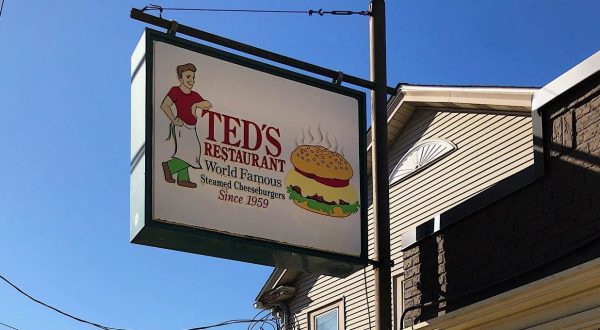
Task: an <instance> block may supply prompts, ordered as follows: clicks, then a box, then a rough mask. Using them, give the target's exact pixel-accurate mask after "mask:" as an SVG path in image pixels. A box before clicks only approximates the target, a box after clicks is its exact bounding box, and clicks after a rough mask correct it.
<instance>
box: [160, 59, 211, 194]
mask: <svg viewBox="0 0 600 330" xmlns="http://www.w3.org/2000/svg"><path fill="white" fill-rule="evenodd" d="M195 76H196V67H195V66H194V65H193V64H191V63H187V64H183V65H179V66H177V77H178V79H179V83H180V84H179V86H174V87H172V88H171V89H170V90H169V92H168V93H167V96H165V99H164V100H163V102H162V104H161V106H160V108H161V109H162V111H164V113H165V114H166V115H167V117H168V118H169V120H171V124H170V134H169V139H170V138H171V137H173V140H174V141H175V152H174V153H173V156H172V157H171V159H170V160H169V161H166V162H163V163H162V168H163V172H164V175H165V180H166V181H167V182H169V183H175V182H176V181H175V179H174V178H173V175H174V174H177V185H179V186H181V187H186V188H196V186H197V184H196V183H194V182H192V181H190V174H189V171H188V169H189V168H190V167H192V168H202V166H201V165H200V155H201V146H200V140H199V139H198V133H197V132H196V123H197V121H198V115H199V114H198V113H197V111H198V109H203V110H209V109H211V108H212V104H211V103H210V102H209V101H207V100H205V99H203V98H202V96H200V94H198V93H196V92H194V91H193V90H192V87H193V86H194V82H195ZM173 104H175V109H176V110H177V111H176V114H175V115H174V114H173V111H172V109H171V106H172V105H173Z"/></svg>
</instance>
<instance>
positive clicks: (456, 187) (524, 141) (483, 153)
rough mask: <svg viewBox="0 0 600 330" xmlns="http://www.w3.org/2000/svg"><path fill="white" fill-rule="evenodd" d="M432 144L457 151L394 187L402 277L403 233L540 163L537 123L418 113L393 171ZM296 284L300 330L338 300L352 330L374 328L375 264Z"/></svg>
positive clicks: (396, 149)
mask: <svg viewBox="0 0 600 330" xmlns="http://www.w3.org/2000/svg"><path fill="white" fill-rule="evenodd" d="M431 138H440V139H446V140H448V141H450V142H452V143H454V144H455V145H457V147H458V149H457V150H455V151H454V152H452V153H451V154H449V155H447V156H446V157H444V158H442V159H441V160H439V161H438V162H436V163H435V164H434V165H433V166H431V167H428V168H426V169H424V170H423V171H421V172H419V173H417V174H415V175H414V176H411V177H408V178H406V179H405V180H402V181H400V182H399V183H396V184H394V185H392V187H391V188H390V217H391V222H392V223H391V235H392V259H393V260H394V261H395V262H396V265H395V267H394V269H393V271H392V273H393V275H398V274H401V273H402V253H401V251H400V250H401V241H400V235H401V234H402V233H403V232H405V231H406V230H407V229H410V228H414V227H415V226H416V225H418V224H420V223H422V222H424V221H427V220H429V219H431V218H432V217H434V216H435V215H436V214H438V213H440V212H443V211H445V210H447V209H449V208H451V207H452V206H454V205H456V204H458V203H460V202H461V201H463V200H465V199H466V198H468V197H469V196H472V195H473V194H476V193H477V192H479V191H481V190H483V189H485V188H487V187H489V186H490V185H492V184H494V182H496V181H498V180H501V179H503V178H505V177H507V176H509V175H511V174H513V173H515V172H517V171H519V170H521V169H523V168H525V167H527V166H530V165H532V164H533V153H532V148H533V140H532V129H531V118H530V117H527V116H523V115H506V114H499V113H490V112H486V113H484V112H482V111H468V112H464V111H463V112H460V111H452V110H439V109H417V110H416V111H415V112H414V114H413V117H412V118H411V119H410V120H409V121H408V123H407V124H406V126H405V127H404V129H403V130H402V132H401V134H400V136H399V137H398V138H397V139H396V140H395V141H394V142H393V144H392V145H391V147H390V155H389V159H390V164H389V170H390V172H391V171H392V170H393V168H394V167H395V165H396V163H397V162H398V161H399V160H400V158H401V157H402V156H403V155H404V154H405V153H406V152H407V151H408V150H409V149H410V148H411V147H412V146H413V145H414V144H416V143H417V142H419V141H421V140H426V139H431ZM369 191H370V189H369ZM372 215H373V213H372V209H371V208H369V254H370V258H374V255H373V243H374V242H373V240H374V234H373V233H374V231H373V222H372ZM296 284H297V286H298V293H297V294H296V296H295V297H294V298H293V300H292V301H291V302H290V311H291V321H292V324H293V327H292V328H293V329H308V319H307V313H308V312H309V311H311V310H313V309H315V308H317V307H319V306H323V305H324V304H327V303H328V302H333V301H336V300H339V299H344V301H345V303H344V305H345V321H346V329H370V328H374V327H375V325H374V317H375V314H374V312H375V307H374V294H373V292H374V284H373V270H372V268H371V267H370V266H369V267H367V269H366V271H359V272H356V273H354V274H352V275H350V276H348V277H347V278H345V279H337V278H332V277H328V276H317V275H311V274H303V275H301V276H300V277H299V278H298V280H297V283H296ZM369 321H370V322H369Z"/></svg>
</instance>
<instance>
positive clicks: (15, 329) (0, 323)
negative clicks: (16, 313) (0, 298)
mask: <svg viewBox="0 0 600 330" xmlns="http://www.w3.org/2000/svg"><path fill="white" fill-rule="evenodd" d="M0 325H3V326H5V327H7V328H11V329H14V330H19V329H17V328H15V327H11V326H10V325H8V324H5V323H2V322H0Z"/></svg>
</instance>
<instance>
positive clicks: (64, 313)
mask: <svg viewBox="0 0 600 330" xmlns="http://www.w3.org/2000/svg"><path fill="white" fill-rule="evenodd" d="M0 279H2V280H3V281H4V282H6V283H8V285H10V286H12V287H13V288H14V289H15V290H17V291H19V292H20V293H21V294H22V295H24V296H25V297H27V298H29V299H31V300H33V301H35V302H36V303H38V304H40V305H42V306H45V307H47V308H50V309H51V310H53V311H55V312H57V313H60V314H62V315H64V316H66V317H69V318H72V319H73V320H76V321H79V322H81V323H85V324H89V325H92V326H95V327H96V328H100V329H104V330H126V329H121V328H111V327H107V326H104V325H101V324H98V323H94V322H90V321H86V320H84V319H81V318H79V317H76V316H73V315H71V314H69V313H66V312H63V311H61V310H60V309H58V308H56V307H52V306H50V305H48V304H46V303H44V302H43V301H40V300H38V299H35V298H34V297H32V296H30V295H29V294H27V293H26V292H25V291H23V290H21V289H20V288H19V287H18V286H16V285H14V284H13V283H12V282H11V281H9V280H8V279H7V278H6V277H4V276H2V275H0Z"/></svg>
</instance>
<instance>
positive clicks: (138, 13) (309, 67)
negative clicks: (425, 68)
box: [130, 8, 396, 95]
mask: <svg viewBox="0 0 600 330" xmlns="http://www.w3.org/2000/svg"><path fill="white" fill-rule="evenodd" d="M130 17H131V18H133V19H136V20H138V21H141V22H144V23H148V24H152V25H154V26H158V27H162V28H164V29H170V28H171V27H172V24H173V21H168V20H166V19H163V18H161V17H156V16H152V15H149V14H146V13H145V12H143V11H142V10H139V9H135V8H133V9H131V14H130ZM176 32H177V33H181V34H184V35H187V36H190V37H193V38H197V39H200V40H204V41H208V42H211V43H213V44H216V45H220V46H223V47H227V48H231V49H235V50H237V51H240V52H243V53H246V54H250V55H254V56H258V57H261V58H264V59H267V60H269V61H273V62H277V63H281V64H284V65H288V66H291V67H293V68H297V69H300V70H304V71H307V72H312V73H314V74H318V75H321V76H325V77H328V78H331V79H338V78H339V76H340V72H339V71H336V70H331V69H327V68H324V67H322V66H318V65H314V64H311V63H308V62H304V61H300V60H297V59H294V58H291V57H288V56H285V55H281V54H277V53H273V52H270V51H268V50H264V49H261V48H258V47H254V46H251V45H248V44H244V43H241V42H239V41H235V40H231V39H227V38H224V37H221V36H218V35H216V34H212V33H208V32H205V31H202V30H198V29H195V28H192V27H189V26H186V25H183V24H178V25H177V31H176ZM343 77H344V78H343V79H344V82H345V83H348V84H352V85H355V86H359V87H363V88H368V89H373V82H371V81H368V80H365V79H362V78H358V77H355V76H352V75H348V74H345V73H344V75H343ZM386 93H389V94H390V95H396V89H395V88H393V87H387V86H386Z"/></svg>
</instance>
